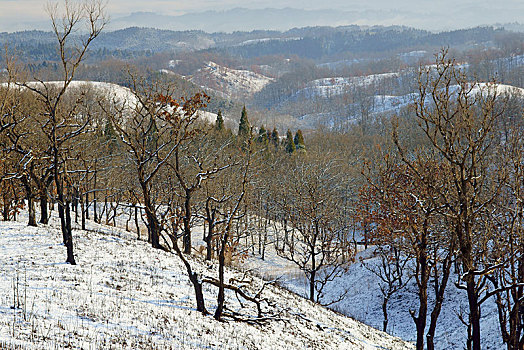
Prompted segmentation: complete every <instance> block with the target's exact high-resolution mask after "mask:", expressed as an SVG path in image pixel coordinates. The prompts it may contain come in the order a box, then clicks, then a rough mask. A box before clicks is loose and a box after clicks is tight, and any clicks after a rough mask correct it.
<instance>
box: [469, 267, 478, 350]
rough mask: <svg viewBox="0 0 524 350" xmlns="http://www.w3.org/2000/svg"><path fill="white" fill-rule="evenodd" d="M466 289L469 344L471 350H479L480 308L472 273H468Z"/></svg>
mask: <svg viewBox="0 0 524 350" xmlns="http://www.w3.org/2000/svg"><path fill="white" fill-rule="evenodd" d="M468 272H469V273H468V275H467V279H466V288H467V294H468V303H469V322H470V324H471V344H472V346H473V347H472V349H473V350H480V308H479V304H478V295H477V289H476V283H475V276H474V275H473V271H468Z"/></svg>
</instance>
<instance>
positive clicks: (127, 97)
mask: <svg viewBox="0 0 524 350" xmlns="http://www.w3.org/2000/svg"><path fill="white" fill-rule="evenodd" d="M45 84H48V85H49V86H57V87H59V86H60V85H62V86H63V84H64V83H63V82H62V81H48V82H45ZM28 85H33V86H38V85H41V83H39V82H30V83H28ZM0 86H6V84H5V83H4V84H0ZM69 89H72V90H80V91H89V90H91V91H94V92H96V93H98V94H100V95H102V96H104V97H106V98H107V99H109V100H111V101H114V102H115V103H125V104H126V106H127V107H128V108H130V109H133V108H135V106H136V104H137V103H138V99H137V97H136V96H135V94H134V93H133V92H132V91H131V90H130V89H129V88H127V87H124V86H121V85H118V84H113V83H105V82H99V81H83V80H74V81H72V82H71V83H70V84H69ZM197 113H198V116H199V118H200V119H201V120H203V121H206V122H208V123H215V122H216V118H217V115H216V114H215V113H211V112H207V111H198V112H197ZM224 120H225V121H229V118H227V117H224Z"/></svg>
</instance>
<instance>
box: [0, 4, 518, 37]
mask: <svg viewBox="0 0 524 350" xmlns="http://www.w3.org/2000/svg"><path fill="white" fill-rule="evenodd" d="M446 1H448V0H444V3H445V2H446ZM444 5H445V4H443V3H442V5H441V6H436V5H435V4H429V3H428V4H427V6H425V7H424V6H420V5H418V6H413V7H406V6H404V7H399V8H392V7H387V6H384V7H381V8H379V7H377V8H371V7H369V6H368V7H363V6H358V7H354V10H353V9H352V10H340V9H335V8H332V9H316V10H306V9H297V8H282V9H277V8H265V9H247V8H233V9H229V10H208V11H203V12H192V13H186V14H183V15H168V14H166V13H164V12H162V13H161V12H153V11H142V12H133V13H131V14H129V15H123V16H114V15H113V16H112V19H111V22H110V23H109V25H108V28H107V29H108V30H118V29H123V28H128V27H148V28H157V29H169V30H195V29H196V30H203V31H205V32H208V33H214V32H233V31H250V30H257V29H266V30H267V29H272V30H288V29H291V28H299V27H308V26H341V25H349V24H358V25H407V26H411V27H414V28H420V29H426V30H432V31H441V30H451V29H457V28H467V27H474V26H478V25H493V24H495V23H510V22H512V23H514V22H521V23H522V22H524V16H523V13H524V3H519V2H515V3H514V4H512V6H505V7H504V6H498V7H490V5H488V4H487V3H485V2H483V1H482V0H480V1H478V2H477V3H475V4H474V3H470V2H468V1H466V2H461V3H460V4H458V5H456V6H452V7H451V6H444ZM0 20H1V21H0V31H8V32H14V31H19V30H26V29H42V30H49V29H50V25H49V21H46V20H33V21H32V20H30V19H29V18H27V19H24V21H20V20H17V19H15V18H12V19H11V18H4V17H3V16H1V15H0ZM517 28H520V29H522V26H520V27H519V26H517Z"/></svg>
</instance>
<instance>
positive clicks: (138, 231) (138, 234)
mask: <svg viewBox="0 0 524 350" xmlns="http://www.w3.org/2000/svg"><path fill="white" fill-rule="evenodd" d="M133 207H134V208H135V226H136V234H137V239H138V240H140V224H139V223H138V207H137V206H136V204H133Z"/></svg>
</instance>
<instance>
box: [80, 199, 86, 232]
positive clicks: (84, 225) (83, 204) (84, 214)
mask: <svg viewBox="0 0 524 350" xmlns="http://www.w3.org/2000/svg"><path fill="white" fill-rule="evenodd" d="M85 207H86V205H85V197H84V195H82V194H81V195H80V211H81V212H82V214H81V215H82V219H81V220H82V230H84V231H85V229H86V210H85Z"/></svg>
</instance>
